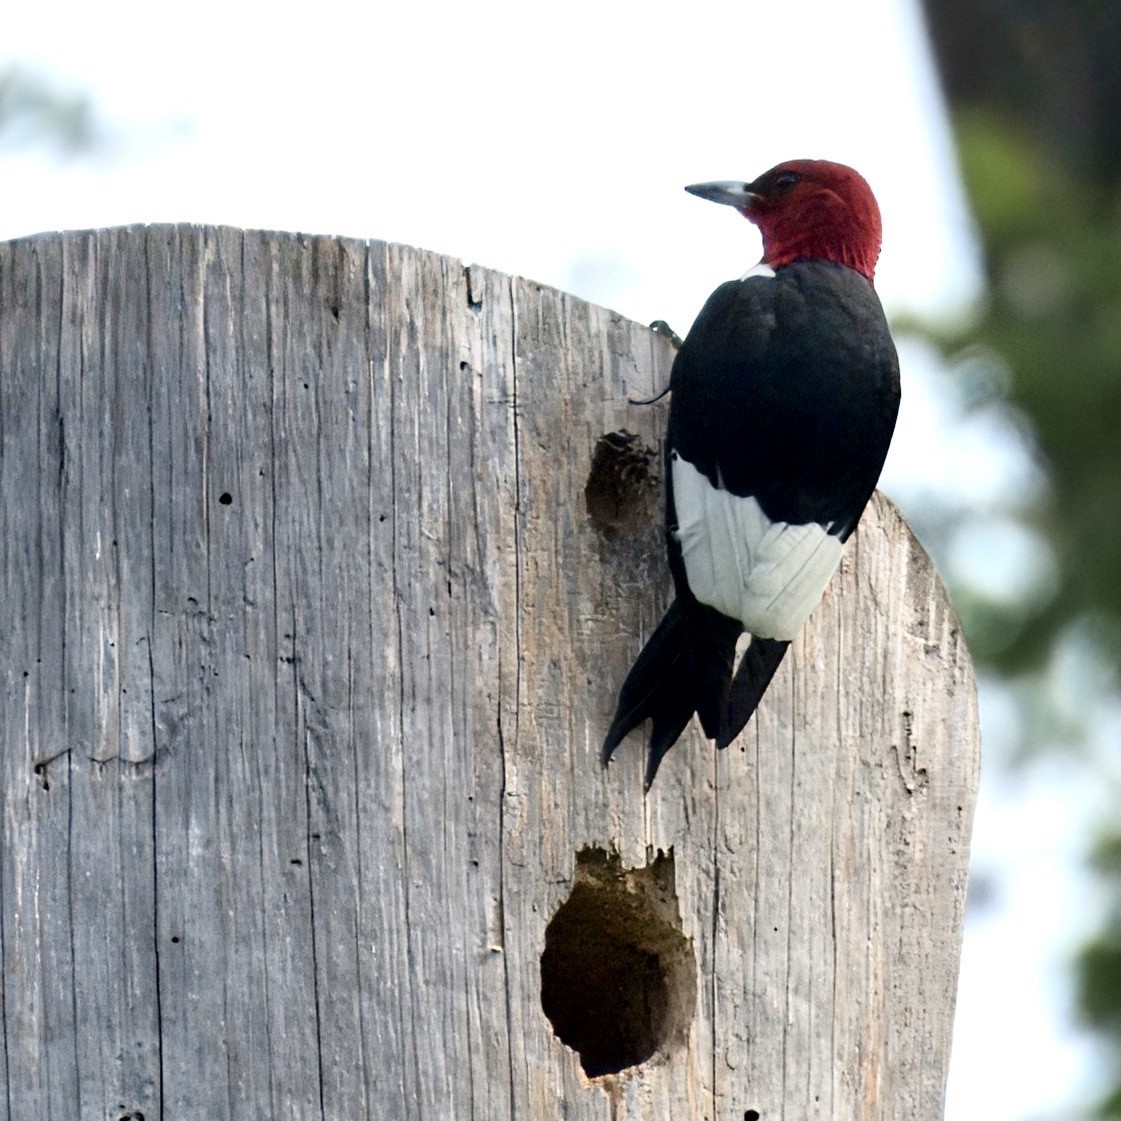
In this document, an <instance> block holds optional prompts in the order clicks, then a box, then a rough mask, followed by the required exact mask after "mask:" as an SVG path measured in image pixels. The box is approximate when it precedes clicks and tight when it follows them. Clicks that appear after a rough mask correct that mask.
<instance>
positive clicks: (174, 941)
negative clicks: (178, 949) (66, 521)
mask: <svg viewBox="0 0 1121 1121" xmlns="http://www.w3.org/2000/svg"><path fill="white" fill-rule="evenodd" d="M171 944H172V945H173V946H178V945H179V935H178V934H173V935H172V936H171Z"/></svg>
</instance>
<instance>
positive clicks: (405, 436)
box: [0, 226, 978, 1121]
mask: <svg viewBox="0 0 1121 1121" xmlns="http://www.w3.org/2000/svg"><path fill="white" fill-rule="evenodd" d="M671 358H672V353H671V351H670V348H669V346H668V344H667V343H666V342H665V341H664V340H663V339H660V338H659V337H657V336H655V335H653V334H651V333H650V332H649V331H648V330H647V329H646V328H645V327H643V326H640V325H638V324H635V323H631V322H628V321H626V320H624V319H622V318H620V317H619V316H617V315H614V314H613V313H611V312H609V311H605V310H604V309H602V308H598V307H594V306H592V305H589V304H586V303H584V302H582V301H580V300H577V299H575V298H574V297H572V296H568V295H566V294H564V293H562V292H557V291H554V290H551V289H548V288H544V287H542V286H540V285H537V284H534V283H532V282H529V281H525V280H521V279H517V278H511V277H508V276H503V275H500V274H497V273H494V272H491V271H489V270H486V269H481V268H476V267H470V268H465V267H464V266H463V265H462V264H460V263H459V262H457V261H454V260H451V259H449V258H446V257H441V256H437V255H435V254H431V253H424V252H420V251H418V250H415V249H410V248H407V247H403V246H397V245H387V244H382V243H377V242H359V241H348V240H343V239H336V238H326V237H304V236H299V235H291V234H278V233H266V232H245V231H240V230H232V229H216V228H200V227H186V226H152V227H147V228H141V227H135V228H128V229H118V230H105V231H96V232H86V233H69V234H51V235H44V236H41V237H36V238H28V239H23V240H20V241H16V242H9V243H6V244H0V494H2V502H0V567H2V579H3V584H4V588H5V594H4V596H3V597H0V806H2V829H3V834H2V837H0V958H2V962H0V964H2V967H3V979H4V985H3V994H4V999H3V1001H2V1002H0V1014H2V1015H3V1017H4V1039H5V1047H4V1049H3V1053H2V1055H0V1081H3V1082H4V1083H5V1085H6V1086H7V1087H8V1091H7V1095H6V1097H5V1096H2V1095H0V1121H33V1119H36V1118H44V1119H46V1118H57V1117H62V1116H73V1117H78V1116H82V1117H85V1116H110V1117H113V1118H125V1117H128V1118H130V1119H131V1118H139V1117H140V1116H141V1115H143V1116H144V1117H145V1118H147V1119H149V1121H151V1119H152V1118H156V1117H161V1116H166V1117H171V1116H176V1117H178V1116H199V1117H203V1116H205V1117H214V1118H254V1119H255V1118H258V1117H265V1116H272V1117H282V1116H294V1117H312V1116H316V1117H318V1116H329V1117H347V1118H360V1117H369V1118H405V1119H407V1118H413V1117H416V1118H420V1117H425V1118H428V1117H454V1118H457V1119H458V1118H469V1117H478V1118H484V1117H485V1118H487V1121H503V1119H508V1121H512V1119H514V1118H519V1119H523V1118H524V1119H530V1118H534V1119H536V1118H543V1117H557V1116H561V1115H562V1113H563V1115H564V1116H566V1117H569V1118H578V1119H579V1118H598V1119H606V1118H608V1117H609V1116H610V1117H624V1116H625V1117H627V1118H643V1119H650V1121H653V1119H660V1121H661V1119H670V1118H672V1119H673V1121H681V1119H684V1118H690V1119H694V1118H695V1119H698V1121H699V1119H702V1118H704V1119H709V1121H716V1119H719V1121H729V1119H732V1121H741V1119H742V1118H744V1117H749V1116H751V1113H752V1111H755V1112H756V1113H758V1114H759V1116H760V1118H761V1119H762V1121H772V1119H776V1118H778V1117H780V1116H782V1117H787V1118H798V1119H802V1118H835V1119H850V1118H860V1119H865V1118H868V1119H871V1118H877V1119H880V1118H882V1119H884V1121H888V1119H890V1121H910V1119H914V1121H929V1119H931V1118H933V1117H937V1116H940V1111H941V1100H942V1093H943V1086H944V1080H945V1073H946V1064H947V1061H948V1055H949V1041H950V1032H951V1024H952V1014H953V1003H954V988H955V982H956V971H957V961H958V953H959V946H960V938H961V926H962V915H963V906H964V896H965V883H966V869H967V855H968V841H969V829H970V823H971V817H972V809H973V801H974V796H975V790H976V782H977V766H978V735H977V724H976V706H975V694H974V683H973V677H972V671H971V668H970V663H969V657H968V653H967V651H966V649H965V645H964V642H963V640H962V636H961V634H960V631H959V628H958V624H957V621H956V619H955V618H954V615H953V612H952V611H951V609H950V607H949V605H948V603H947V601H946V596H945V592H944V590H943V588H942V586H941V584H940V583H939V581H938V578H937V576H936V574H935V572H934V570H933V568H932V566H931V563H930V561H929V559H928V558H927V557H926V555H925V554H924V553H923V551H922V550H921V548H920V547H919V546H918V545H917V543H916V542H915V540H914V538H913V537H912V536H911V534H910V533H909V531H908V530H907V528H906V526H905V525H904V524H903V522H902V521H901V519H900V517H899V515H898V514H897V512H896V511H895V509H894V508H893V507H892V506H891V504H890V503H889V502H887V501H886V500H885V499H883V498H881V497H877V498H876V499H875V500H874V501H873V503H872V504H871V506H870V507H869V509H868V511H867V513H866V515H865V518H864V521H863V522H862V524H861V527H860V530H859V532H858V534H857V535H856V537H855V539H854V540H853V541H852V542H850V544H849V546H848V547H847V551H846V554H845V559H844V561H843V563H842V567H841V570H840V572H839V573H838V575H837V577H836V579H835V580H834V582H833V584H832V586H831V588H830V590H829V591H828V592H827V594H826V597H825V601H824V602H823V604H822V606H821V607H820V608H819V610H818V611H817V612H816V613H815V614H814V616H813V618H812V619H811V620H810V623H809V625H808V626H807V628H806V630H805V632H804V633H803V634H802V635H801V636H800V638H799V639H798V640H797V641H796V642H795V644H794V646H793V648H792V651H791V655H790V656H788V658H787V661H786V663H785V664H784V665H783V667H782V668H781V670H780V671H779V674H778V676H777V677H776V679H775V682H774V684H773V686H772V687H771V689H770V691H769V692H768V694H767V696H766V698H765V699H764V701H763V704H762V705H761V707H760V709H759V712H758V713H757V714H756V716H755V717H754V718H753V719H752V721H751V722H750V723H749V725H748V727H747V729H746V731H745V732H744V734H743V735H742V736H741V737H740V739H739V740H738V741H737V742H736V743H735V744H733V745H732V747H730V748H729V749H728V750H727V751H725V752H721V753H717V752H716V751H714V750H713V748H712V747H711V745H710V744H708V743H707V742H705V741H703V740H702V739H700V737H699V736H698V735H697V734H696V733H695V732H690V733H688V734H687V735H686V736H685V737H683V739H682V741H681V743H680V744H679V745H678V747H677V748H675V750H674V751H673V752H672V753H671V754H670V756H668V757H667V759H666V761H665V763H664V764H663V766H662V769H661V773H660V774H659V776H658V780H657V782H656V784H655V786H654V788H653V790H652V791H651V793H650V795H649V796H648V797H644V796H643V793H642V755H643V752H642V750H641V745H640V743H639V742H638V740H634V741H632V742H627V743H624V744H623V745H622V747H621V748H620V749H619V751H618V752H617V753H616V759H615V762H613V763H612V765H611V767H610V769H608V770H606V771H605V770H603V769H602V768H601V767H600V766H599V764H598V762H597V752H598V747H599V744H600V742H601V740H602V737H603V733H604V729H605V728H606V725H607V722H608V721H609V719H610V715H611V709H612V705H613V701H614V695H615V691H616V689H617V687H618V685H619V682H620V681H621V679H622V676H623V674H624V673H625V671H626V668H627V666H628V665H629V662H630V660H631V659H632V657H633V656H634V654H635V652H636V651H637V650H638V648H639V646H640V644H641V641H642V639H643V637H644V635H645V633H646V632H647V631H648V629H649V628H650V627H651V626H652V625H653V623H654V622H655V621H656V620H657V618H658V616H659V613H660V611H661V610H662V608H663V607H664V606H665V601H666V596H667V594H668V591H669V588H668V579H667V574H666V571H665V567H664V558H663V551H662V543H661V542H662V526H661V517H662V515H661V505H660V501H661V500H660V487H661V479H660V460H659V457H658V453H657V449H658V447H659V442H660V438H661V426H662V423H663V420H664V415H665V410H664V404H663V405H654V406H649V407H637V406H632V405H630V404H628V402H627V397H628V395H630V396H644V395H649V394H651V393H653V392H656V391H657V390H658V389H660V388H662V386H663V385H664V384H665V382H666V380H667V378H668V373H669V366H670V362H671ZM554 920H555V921H554ZM547 930H548V935H547V933H546V931H547ZM543 959H544V960H543ZM543 986H544V990H545V991H544V992H543ZM543 997H544V1003H545V1004H546V1005H547V1006H548V1008H546V1007H543ZM547 1012H548V1014H547ZM550 1017H551V1018H550ZM562 1039H563V1040H564V1042H562ZM620 1068H621V1069H620Z"/></svg>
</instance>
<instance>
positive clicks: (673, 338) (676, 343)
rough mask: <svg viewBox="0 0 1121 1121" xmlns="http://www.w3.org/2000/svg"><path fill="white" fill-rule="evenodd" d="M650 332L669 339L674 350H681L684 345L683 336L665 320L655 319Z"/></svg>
mask: <svg viewBox="0 0 1121 1121" xmlns="http://www.w3.org/2000/svg"><path fill="white" fill-rule="evenodd" d="M650 330H651V331H653V332H654V334H655V335H661V336H662V338H663V339H669V341H670V343H671V344H672V346H673V349H674V350H680V349H681V348H682V346H683V345H684V340H683V339H682V338H681V336H680V335H679V334H678V333H677V332H676V331H675V330H674V329H673V328H672V327H671V326H670V325H669V324H668V323H667V322H666V321H665V320H664V319H655V320H654V322H653V323H651V324H650Z"/></svg>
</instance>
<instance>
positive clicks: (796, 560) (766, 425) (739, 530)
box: [603, 160, 899, 790]
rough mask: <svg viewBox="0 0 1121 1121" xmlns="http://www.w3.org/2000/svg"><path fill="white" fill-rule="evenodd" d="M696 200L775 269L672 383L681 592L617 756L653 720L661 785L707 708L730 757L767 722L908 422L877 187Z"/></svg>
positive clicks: (696, 327) (764, 271)
mask: <svg viewBox="0 0 1121 1121" xmlns="http://www.w3.org/2000/svg"><path fill="white" fill-rule="evenodd" d="M686 190H687V191H690V192H691V193H692V194H695V195H699V196H700V197H701V198H704V199H711V200H712V201H713V202H720V203H726V204H727V205H729V206H733V207H735V208H736V209H737V210H738V211H739V212H740V213H741V214H743V215H744V217H745V218H747V219H749V220H750V221H751V222H754V223H755V225H756V226H758V227H759V230H760V232H761V233H762V235H763V260H762V262H761V263H760V264H759V265H757V266H755V268H753V269H751V270H750V271H749V272H748V273H747V275H746V276H744V277H743V278H742V279H740V280H734V281H730V282H728V283H727V284H722V285H721V286H720V287H719V288H717V289H716V291H715V292H714V293H713V294H712V295H711V296H710V297H709V299H708V302H707V303H706V304H705V306H704V308H703V309H702V310H701V313H700V315H699V316H698V317H697V321H696V322H695V323H694V324H693V328H692V330H691V331H690V332H689V335H688V337H687V338H686V339H685V342H684V343H683V344H682V346H681V349H680V351H679V352H678V355H677V359H676V361H675V362H674V365H673V373H672V375H671V378H670V390H671V392H672V396H671V399H670V411H669V424H668V428H667V432H666V444H665V478H666V538H667V546H668V551H669V567H670V572H671V573H672V575H673V583H674V589H675V591H676V598H675V600H674V602H673V604H672V605H671V606H670V609H669V611H667V612H666V615H665V617H664V618H663V619H662V621H661V623H660V624H659V625H658V627H657V629H656V630H655V631H654V633H653V635H652V636H651V637H650V640H649V641H648V642H647V644H646V646H645V648H644V649H643V651H642V653H641V654H639V656H638V660H637V661H636V662H635V664H634V666H633V668H632V669H631V671H630V673H629V674H628V676H627V679H626V681H625V682H624V684H623V688H622V690H621V692H620V695H619V705H618V709H617V710H616V713H615V719H614V721H613V722H612V724H611V728H610V730H609V731H608V733H607V738H606V740H605V741H604V745H603V761H604V762H605V763H606V762H607V761H608V760H609V759H610V758H611V754H612V752H613V751H614V750H615V748H616V747H617V746H618V745H619V743H620V741H621V740H622V739H623V737H624V736H625V735H626V734H627V733H628V732H629V731H630V730H631V729H632V728H635V727H636V726H637V725H638V724H640V723H641V722H642V721H644V720H646V719H649V720H651V721H652V724H653V728H652V731H651V734H650V742H649V746H648V748H647V757H646V789H648V790H649V788H650V784H651V783H652V782H653V781H654V776H655V774H656V773H657V770H658V766H659V764H660V763H661V761H662V757H663V756H664V755H665V754H666V752H667V751H669V749H670V748H671V747H672V746H673V744H674V742H675V741H676V740H677V738H678V736H680V735H681V733H682V732H683V731H684V729H685V726H686V725H687V724H688V723H689V719H690V718H691V717H692V715H693V713H694V712H696V713H697V715H698V717H699V718H700V722H701V727H702V728H703V729H704V733H705V735H706V736H708V737H709V738H710V739H714V740H715V741H716V746H717V747H726V746H727V745H728V744H729V743H731V741H732V740H733V739H735V737H736V736H737V735H738V734H739V733H740V731H741V730H742V729H743V726H744V725H745V724H746V723H747V721H748V719H749V718H750V717H751V714H752V713H753V712H754V711H755V707H756V705H758V703H759V701H760V698H761V697H762V696H763V693H764V692H765V690H766V688H767V686H768V685H769V684H770V682H771V678H772V677H773V676H774V673H775V670H776V669H777V668H778V665H779V662H781V661H782V657H783V655H784V654H785V653H786V648H787V647H788V646H789V645H790V641H791V639H793V638H794V636H795V635H796V634H797V633H798V631H799V630H800V629H801V628H802V625H803V624H804V623H805V621H806V619H807V618H808V617H809V615H810V613H811V612H812V611H813V609H814V608H815V607H816V606H817V604H818V603H819V602H820V600H821V597H822V594H823V593H824V591H825V587H826V585H827V584H828V583H829V580H830V578H831V577H832V575H833V572H834V570H835V569H836V567H837V564H838V562H839V561H840V557H841V549H842V546H843V545H844V542H845V541H846V539H847V538H848V537H849V535H850V534H851V533H852V532H853V530H854V529H855V528H856V524H857V522H858V521H859V520H860V515H861V513H862V512H863V510H864V507H865V505H866V504H867V502H868V499H869V498H870V497H871V495H872V491H873V490H874V488H875V486H876V480H877V479H878V478H879V475H880V469H881V468H882V467H883V462H884V457H885V456H886V455H887V449H888V444H889V443H890V442H891V434H892V430H893V429H894V427H895V417H896V413H897V412H898V410H899V364H898V360H897V358H896V354H895V346H894V345H893V343H892V340H891V335H890V333H889V331H888V326H887V321H886V319H885V318H884V313H883V309H882V308H881V306H880V301H879V299H878V298H877V296H876V293H875V290H874V289H873V287H872V279H873V275H874V272H875V267H876V260H877V258H878V257H879V253H880V237H881V228H880V211H879V207H878V206H877V205H876V200H875V197H874V196H873V194H872V191H871V189H870V188H869V186H868V184H867V183H866V182H865V181H864V179H863V178H862V177H861V176H860V175H858V174H857V173H856V172H855V171H853V170H852V168H849V167H845V166H843V165H842V164H836V163H829V162H827V161H824V160H791V161H790V162H789V163H783V164H779V165H778V167H775V168H772V169H771V170H770V171H768V172H766V174H764V175H761V176H760V177H759V178H758V179H756V180H755V181H754V182H753V183H740V182H732V183H701V184H698V185H696V186H693V187H686ZM745 631H746V632H747V633H748V634H749V635H750V636H751V637H750V642H749V644H748V646H747V649H746V650H745V651H744V652H743V654H742V656H741V658H740V662H739V665H738V666H736V665H735V658H736V644H737V640H738V639H739V638H740V636H741V634H743V633H744V632H745Z"/></svg>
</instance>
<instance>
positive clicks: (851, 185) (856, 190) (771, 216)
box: [685, 160, 883, 281]
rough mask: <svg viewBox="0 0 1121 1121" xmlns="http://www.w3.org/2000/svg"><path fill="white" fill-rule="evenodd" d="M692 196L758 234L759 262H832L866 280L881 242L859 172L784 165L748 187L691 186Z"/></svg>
mask: <svg viewBox="0 0 1121 1121" xmlns="http://www.w3.org/2000/svg"><path fill="white" fill-rule="evenodd" d="M685 189H686V190H687V191H689V192H690V193H692V194H694V195H699V196H700V197H701V198H705V199H710V200H711V201H712V202H722V203H725V204H726V205H728V206H734V207H735V208H736V209H737V210H738V211H739V212H740V213H741V214H742V215H743V216H744V217H745V218H747V219H748V220H749V221H751V222H754V223H755V225H756V226H758V227H759V232H760V233H761V234H762V235H763V263H764V264H767V265H770V266H771V268H776V269H777V268H781V267H782V266H783V265H789V264H791V263H792V262H794V261H803V260H815V261H833V262H834V263H836V264H838V265H846V266H848V267H849V268H850V269H855V270H856V271H857V272H858V273H860V274H861V275H862V276H865V277H867V279H868V280H869V281H871V280H872V279H873V277H874V276H875V273H876V261H877V260H878V259H879V256H880V243H881V240H882V237H883V233H882V226H881V224H880V208H879V206H877V205H876V198H875V196H874V195H873V194H872V188H871V187H869V186H868V183H867V182H866V181H865V179H864V177H863V176H862V175H860V173H859V172H856V171H853V169H852V168H851V167H846V166H845V165H844V164H840V163H830V162H829V161H828V160H788V161H787V162H786V163H780V164H779V165H778V166H777V167H772V168H771V170H770V171H766V172H764V173H763V174H762V175H760V176H759V178H758V179H756V180H755V181H754V182H752V183H743V182H736V181H733V182H720V183H697V184H694V185H693V186H691V187H686V188H685Z"/></svg>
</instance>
